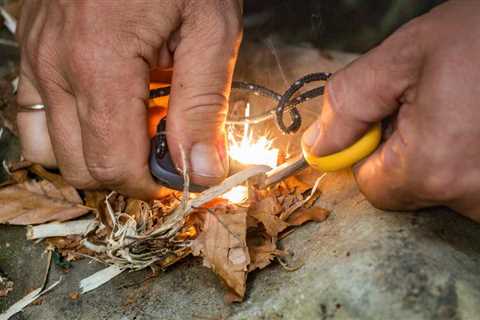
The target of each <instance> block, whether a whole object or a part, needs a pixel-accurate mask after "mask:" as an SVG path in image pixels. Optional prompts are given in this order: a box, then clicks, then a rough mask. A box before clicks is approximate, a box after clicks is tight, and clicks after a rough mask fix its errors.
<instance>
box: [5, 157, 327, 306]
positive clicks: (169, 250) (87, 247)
mask: <svg viewBox="0 0 480 320" xmlns="http://www.w3.org/2000/svg"><path fill="white" fill-rule="evenodd" d="M8 170H9V172H10V180H9V181H7V182H6V183H3V184H2V185H1V187H0V223H9V224H21V225H36V226H30V227H29V228H28V237H29V238H30V239H45V242H46V243H47V244H48V246H49V247H50V248H55V249H57V250H58V251H59V252H60V253H61V254H62V255H63V257H64V258H65V259H67V260H69V261H71V260H76V259H79V258H84V257H89V258H91V259H95V260H97V261H100V262H103V263H105V264H107V265H110V266H113V267H115V268H116V270H119V271H123V270H140V269H143V268H146V267H151V268H160V269H164V268H166V267H168V266H170V265H172V264H174V263H175V262H177V261H179V260H180V259H183V258H185V257H186V256H188V255H189V254H193V255H195V256H200V257H202V258H203V263H204V265H205V266H207V267H209V268H211V269H212V270H213V271H214V272H215V273H216V274H217V275H218V276H220V278H221V279H222V280H223V281H224V283H225V284H226V286H227V287H228V288H229V295H228V297H229V300H230V301H241V300H242V298H243V297H244V294H245V289H246V288H245V283H246V279H247V275H248V273H249V272H252V271H254V270H257V269H263V268H265V267H266V266H268V265H269V264H270V263H272V261H273V260H274V259H278V260H279V261H280V263H282V264H284V262H283V258H284V257H286V256H287V255H288V253H287V252H286V251H284V250H282V249H280V248H279V247H278V241H279V239H281V238H282V237H284V236H286V235H288V234H289V233H290V231H291V230H292V229H293V228H294V227H297V226H300V225H302V224H304V223H306V222H308V221H311V220H313V221H323V220H325V219H326V218H327V216H328V211H327V210H325V209H322V208H319V207H315V206H314V203H315V201H316V200H317V198H318V196H319V192H317V191H316V186H314V188H313V189H312V186H309V185H305V184H304V183H301V182H300V181H299V180H297V179H296V178H294V177H291V178H288V179H286V180H284V181H283V182H281V183H278V184H277V185H275V186H273V187H269V188H267V189H263V190H261V189H258V188H256V187H255V185H252V184H250V185H249V197H248V200H246V201H245V202H244V203H241V204H232V203H229V202H228V201H227V200H225V199H222V198H220V197H219V195H220V193H222V192H225V190H223V191H218V190H217V191H215V190H213V191H215V192H212V190H211V189H215V188H211V189H209V190H207V191H206V192H205V193H207V196H205V195H204V194H200V195H194V196H192V197H191V199H183V200H182V196H183V195H182V194H181V193H179V192H176V191H172V192H169V193H166V195H165V196H164V197H162V198H161V199H158V200H155V201H151V202H145V201H141V200H137V199H131V198H126V197H124V196H122V195H120V194H117V193H115V192H110V193H107V192H91V191H78V190H76V189H74V188H73V187H72V186H70V185H68V184H67V183H66V182H65V181H64V180H63V179H62V177H61V176H60V175H58V174H55V173H52V172H49V171H47V170H45V169H44V168H42V167H41V166H38V165H32V164H30V163H26V162H20V163H16V164H13V165H10V166H9V167H8ZM234 180H235V177H233V180H232V179H230V183H232V181H233V183H234V184H238V183H239V181H240V180H238V179H237V180H238V181H236V180H235V181H234ZM244 180H248V179H244ZM227 184H228V182H227ZM209 192H211V194H209V195H208V193H209ZM88 213H91V214H90V215H87V216H86V218H82V219H79V220H78V219H77V220H72V219H75V218H78V217H80V216H83V215H86V214H88ZM67 220H68V222H63V223H59V222H62V221H67ZM52 221H54V223H47V222H52ZM285 267H288V266H285ZM107 269H108V268H107ZM113 276H114V275H113ZM113 276H112V277H113ZM108 280H109V279H106V281H108ZM95 281H98V282H100V283H102V281H103V282H105V281H104V280H102V279H100V280H99V279H98V278H95ZM94 287H96V286H94ZM85 291H86V290H85Z"/></svg>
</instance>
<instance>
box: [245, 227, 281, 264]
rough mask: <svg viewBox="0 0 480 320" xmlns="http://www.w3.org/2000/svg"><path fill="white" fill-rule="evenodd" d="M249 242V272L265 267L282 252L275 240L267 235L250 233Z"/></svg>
mask: <svg viewBox="0 0 480 320" xmlns="http://www.w3.org/2000/svg"><path fill="white" fill-rule="evenodd" d="M247 243H248V252H249V254H250V264H249V265H248V272H251V271H253V270H256V269H263V268H265V267H266V266H268V265H269V264H270V263H272V261H273V259H274V258H275V256H277V255H278V253H279V252H280V251H279V250H278V249H277V245H276V243H275V241H274V240H273V239H272V238H271V237H268V236H266V235H263V236H262V235H249V237H248V239H247Z"/></svg>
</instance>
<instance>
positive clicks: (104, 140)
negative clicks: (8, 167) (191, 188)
mask: <svg viewBox="0 0 480 320" xmlns="http://www.w3.org/2000/svg"><path fill="white" fill-rule="evenodd" d="M240 2H241V1H240V0H211V1H201V0H157V1H151V0H138V1H96V0H83V1H52V0H37V1H25V3H24V7H23V10H22V16H21V19H20V24H19V30H18V38H19V42H20V45H21V75H20V84H19V89H18V103H19V104H20V105H30V104H37V103H43V104H45V105H46V114H44V113H42V112H31V113H25V112H21V113H19V115H18V127H19V130H20V136H21V140H22V144H23V153H24V156H25V158H26V159H28V160H31V161H33V162H37V163H41V164H45V165H58V167H59V168H60V171H61V172H62V174H63V176H64V177H65V179H66V180H67V181H68V182H70V183H71V184H73V185H74V186H75V187H78V188H109V189H114V190H117V191H119V192H122V193H125V194H128V195H130V196H135V197H139V198H154V197H156V196H158V195H159V193H160V190H161V187H160V186H159V185H158V184H157V183H155V181H154V180H153V179H152V177H151V175H150V172H149V166H148V157H149V152H150V142H149V137H148V134H147V119H146V118H147V109H146V100H147V98H148V84H149V81H150V79H149V72H150V71H152V70H154V69H166V68H170V67H173V79H172V83H171V86H172V91H171V96H170V105H169V110H168V123H167V139H168V144H169V147H170V151H171V154H172V158H173V160H174V162H175V163H176V165H177V166H178V167H179V168H182V160H181V151H180V149H181V148H183V149H184V151H185V153H186V156H187V160H189V161H190V167H191V170H192V172H191V174H192V181H193V182H194V183H197V184H204V185H212V184H216V183H218V182H220V181H221V180H222V179H224V177H225V176H226V174H227V172H228V161H227V159H228V155H227V151H226V148H225V136H224V122H225V117H226V113H227V101H228V96H229V90H230V84H231V79H232V73H233V68H234V63H235V59H236V55H237V50H238V46H239V43H240V39H241V3H240ZM45 118H46V124H45ZM46 127H48V133H47V132H46Z"/></svg>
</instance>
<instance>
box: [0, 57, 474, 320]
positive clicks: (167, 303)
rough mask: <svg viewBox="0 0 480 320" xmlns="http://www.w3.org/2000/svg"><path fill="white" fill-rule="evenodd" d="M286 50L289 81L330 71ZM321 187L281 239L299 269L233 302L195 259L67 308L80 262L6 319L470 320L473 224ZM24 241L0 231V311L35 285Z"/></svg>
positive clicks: (343, 187)
mask: <svg viewBox="0 0 480 320" xmlns="http://www.w3.org/2000/svg"><path fill="white" fill-rule="evenodd" d="M286 50H289V49H286ZM292 50H293V51H291V52H290V53H288V52H287V53H285V52H286V51H282V52H281V53H280V56H281V57H283V56H287V57H296V58H292V59H290V61H294V62H290V63H286V64H285V66H284V72H285V74H286V75H287V78H288V80H289V81H291V80H294V79H295V77H298V76H300V75H303V74H305V73H307V72H311V71H313V70H315V71H317V70H322V69H323V68H324V67H325V66H327V67H325V68H327V69H328V68H335V65H334V63H332V62H331V61H330V60H326V59H325V58H321V56H320V55H319V54H318V52H316V51H314V50H310V49H298V48H296V49H292ZM259 52H262V51H259ZM292 52H296V54H292ZM307 56H308V57H307ZM252 59H253V60H255V59H256V60H255V61H257V62H255V63H256V65H262V63H263V64H265V63H267V62H268V63H271V61H272V59H271V55H270V56H269V55H268V54H267V53H265V54H264V58H258V56H255V58H252ZM322 59H323V60H322ZM247 60H248V59H247ZM295 61H296V62H295ZM309 61H310V64H308V63H309ZM312 61H313V62H312ZM247 62H248V61H247ZM246 64H247V65H248V63H246ZM241 65H242V64H241ZM243 65H244V66H245V63H244V64H243ZM295 65H297V66H299V67H298V68H297V69H296V68H294V66H295ZM337 67H338V65H337ZM272 68H273V67H272ZM312 68H313V69H312ZM259 70H261V69H258V70H257V69H255V70H253V71H252V72H253V73H257V74H259V73H262V72H260V71H259ZM292 70H296V71H295V72H296V73H295V72H292ZM263 74H270V76H269V77H274V74H275V73H274V72H271V73H265V72H263ZM276 77H277V81H279V80H278V73H276ZM267 85H268V83H267ZM278 87H282V85H278ZM312 108H315V106H312ZM320 188H321V190H322V191H323V192H324V194H323V196H322V197H321V199H320V202H319V205H321V206H324V207H327V208H330V209H331V210H332V214H331V216H330V217H329V219H328V220H327V221H325V222H324V223H320V224H316V223H310V224H308V225H306V226H303V227H301V228H298V229H297V230H296V231H295V232H294V233H293V234H291V235H290V236H289V237H288V238H286V239H285V240H284V241H283V242H282V245H283V246H284V247H285V248H288V249H289V250H290V251H292V252H293V253H294V254H295V259H296V260H297V261H296V262H299V263H300V262H303V267H302V268H301V269H299V270H298V271H295V272H288V271H285V270H284V269H283V268H282V267H281V266H279V265H278V264H273V265H272V266H270V267H267V268H266V269H265V270H262V271H260V272H255V273H253V274H251V275H250V277H249V280H248V293H247V297H246V300H245V302H243V303H241V304H234V305H227V304H225V303H224V302H223V295H224V292H225V291H224V289H223V287H222V285H221V283H220V281H219V280H218V279H217V277H216V276H215V275H214V274H213V273H212V272H211V271H210V270H208V269H206V268H204V267H202V266H201V263H200V261H199V260H197V259H193V258H188V259H186V260H185V261H184V262H181V263H179V264H177V265H175V266H173V267H171V268H169V269H168V270H167V271H166V272H164V273H161V274H160V276H159V277H157V278H154V279H147V277H148V275H149V271H147V270H145V271H140V272H136V273H129V274H124V275H121V276H120V277H118V278H116V279H114V280H113V281H111V282H110V283H108V284H106V285H104V286H102V287H100V288H98V289H97V290H95V291H93V292H91V293H88V294H86V295H84V296H82V297H81V298H80V299H79V300H75V301H74V300H71V299H70V298H69V297H68V294H69V293H70V292H74V291H78V282H79V281H80V280H81V279H82V278H84V277H86V276H88V275H90V274H92V273H94V272H95V271H96V270H99V269H100V268H101V266H99V265H98V264H95V263H88V262H87V261H81V262H79V263H75V264H74V268H73V269H72V270H71V271H70V272H68V273H64V272H63V271H59V270H57V268H56V267H55V268H53V269H54V270H53V272H52V273H51V275H50V281H54V280H56V279H58V278H59V277H60V276H63V277H64V281H63V283H62V284H61V285H60V286H59V287H57V288H56V289H55V290H54V291H53V292H51V293H49V294H48V295H47V296H45V297H44V298H43V300H42V301H43V303H42V304H40V305H35V306H30V307H28V308H27V309H26V310H25V312H24V313H23V314H19V315H17V316H16V317H15V319H38V320H43V319H45V320H47V319H48V320H51V319H122V320H123V319H236V320H239V319H259V320H260V319H273V320H275V319H307V320H308V319H402V320H403V319H475V318H478V314H480V304H479V303H478V301H480V226H479V225H477V224H474V223H473V222H471V221H469V220H467V219H465V218H462V217H461V216H459V215H456V214H454V213H453V212H450V211H449V210H446V209H432V210H427V211H422V212H415V213H412V212H410V213H395V212H383V211H379V210H377V209H375V208H373V207H372V206H371V205H370V204H369V203H368V202H367V201H366V200H365V199H364V197H363V196H362V195H361V194H360V193H359V192H358V189H357V187H356V186H355V183H354V181H353V178H352V177H351V175H350V174H349V173H348V172H343V173H335V174H329V175H328V176H327V178H326V179H325V180H324V181H323V182H322V184H321V186H320ZM24 237H25V230H24V228H21V227H7V226H2V227H0V266H1V268H2V269H3V271H5V273H7V274H8V275H9V276H10V277H11V278H12V280H14V281H15V290H14V291H13V292H12V293H11V294H10V295H9V296H8V297H7V298H6V299H3V300H0V308H1V309H5V307H6V306H8V305H10V304H12V303H13V302H15V301H16V300H18V299H20V298H21V297H23V296H24V295H25V294H26V293H27V292H28V290H29V289H31V288H36V287H38V286H39V284H40V282H41V278H42V277H43V273H44V269H45V263H46V259H45V257H44V256H42V250H43V246H42V245H33V244H32V243H31V242H28V241H26V240H24ZM146 279H147V280H146Z"/></svg>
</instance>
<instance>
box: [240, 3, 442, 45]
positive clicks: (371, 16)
mask: <svg viewBox="0 0 480 320" xmlns="http://www.w3.org/2000/svg"><path fill="white" fill-rule="evenodd" d="M442 2H444V1H443V0H390V1H386V0H261V1H258V0H245V38H246V39H248V40H255V41H262V40H263V39H265V38H266V37H268V36H271V35H273V34H275V35H278V36H280V37H281V38H282V40H283V41H284V42H285V43H289V44H299V43H303V42H308V43H312V44H314V45H315V46H316V47H319V48H323V49H333V50H341V51H348V52H355V53H362V52H365V51H367V50H368V49H370V48H372V47H373V46H375V45H376V44H378V43H379V42H381V41H382V39H384V38H385V37H386V36H388V35H389V34H390V33H392V32H393V31H394V30H395V29H396V28H398V27H399V26H401V25H402V24H404V23H405V22H407V21H409V20H411V19H412V18H414V17H416V16H418V15H421V14H423V13H425V12H427V11H428V10H430V9H431V8H432V7H434V6H436V5H438V4H440V3H442Z"/></svg>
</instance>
